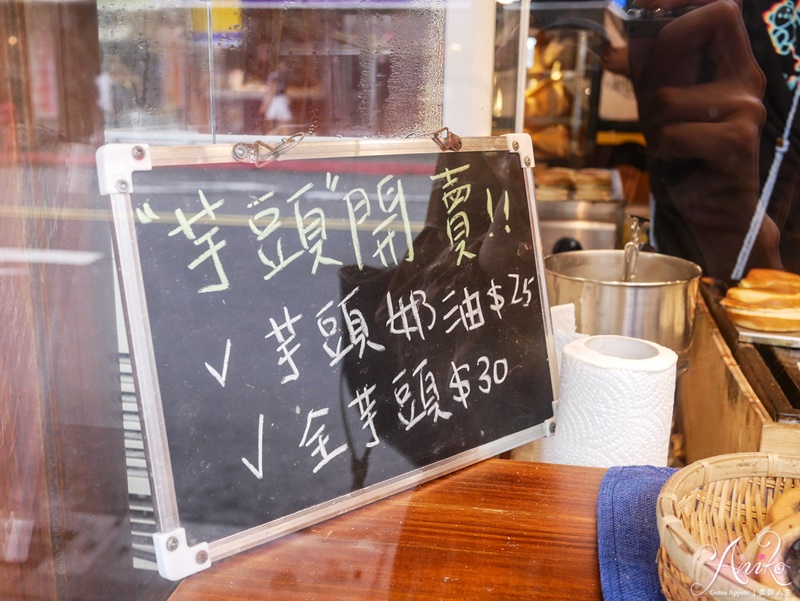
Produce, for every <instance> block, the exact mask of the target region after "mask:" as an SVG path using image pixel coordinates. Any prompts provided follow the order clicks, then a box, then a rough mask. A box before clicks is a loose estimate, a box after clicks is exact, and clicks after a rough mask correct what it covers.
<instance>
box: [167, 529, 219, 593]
mask: <svg viewBox="0 0 800 601" xmlns="http://www.w3.org/2000/svg"><path fill="white" fill-rule="evenodd" d="M153 545H154V546H155V550H156V563H157V564H158V573H159V574H161V576H162V577H163V578H166V579H167V580H173V581H175V580H181V579H182V578H186V577H187V576H191V575H192V574H196V573H197V572H201V571H203V570H205V569H206V568H210V567H211V557H210V556H209V554H208V543H198V544H196V545H195V546H193V547H190V546H189V545H188V543H187V542H186V530H184V529H183V528H176V529H175V530H173V531H171V532H156V533H155V534H153Z"/></svg>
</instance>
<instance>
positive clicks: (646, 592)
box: [597, 465, 676, 601]
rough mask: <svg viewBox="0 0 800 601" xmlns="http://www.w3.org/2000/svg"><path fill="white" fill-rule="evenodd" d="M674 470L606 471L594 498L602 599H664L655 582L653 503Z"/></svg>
mask: <svg viewBox="0 0 800 601" xmlns="http://www.w3.org/2000/svg"><path fill="white" fill-rule="evenodd" d="M675 471H676V470H675V469H673V468H667V467H654V466H651V465H633V466H620V467H612V468H610V469H609V470H608V471H607V472H606V474H605V476H603V480H602V482H601V483H600V493H599V495H598V499H597V551H598V556H599V559H600V583H601V585H602V587H603V598H604V599H605V601H665V598H664V595H663V594H662V593H661V584H660V583H659V581H658V567H657V565H656V558H657V556H658V548H659V540H658V527H657V525H656V500H657V499H658V495H659V493H660V492H661V488H662V487H663V486H664V483H665V482H666V481H667V479H668V478H669V477H670V476H671V475H672V474H674V473H675Z"/></svg>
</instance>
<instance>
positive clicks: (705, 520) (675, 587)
mask: <svg viewBox="0 0 800 601" xmlns="http://www.w3.org/2000/svg"><path fill="white" fill-rule="evenodd" d="M794 486H800V457H787V456H781V455H774V454H772V453H735V454H731V455H719V456H717V457H711V458H709V459H705V460H702V461H697V462H695V463H693V464H691V465H689V466H687V467H685V468H683V469H681V470H679V471H678V472H676V473H675V474H674V475H673V476H672V477H671V478H670V479H669V480H668V481H667V482H666V484H665V485H664V488H663V489H662V490H661V494H660V495H659V497H658V504H657V517H658V533H659V537H660V539H661V548H660V550H659V556H658V571H659V578H660V580H661V587H662V590H663V592H664V595H665V596H666V597H667V599H669V600H670V601H683V600H686V601H696V600H698V599H708V600H712V599H721V598H726V599H747V598H751V599H752V598H757V599H783V600H784V601H785V600H786V599H787V598H788V599H797V598H798V597H795V596H793V595H789V596H787V594H788V593H787V592H785V591H775V590H774V589H773V592H770V590H769V587H768V586H765V585H764V584H762V583H760V582H759V581H758V580H757V579H756V578H755V577H750V578H745V577H744V576H740V578H739V579H741V580H746V582H738V581H737V578H736V577H735V576H734V575H733V574H732V573H730V572H729V573H728V574H726V573H725V572H721V573H719V574H717V573H716V572H717V566H718V563H719V555H720V554H722V553H723V552H724V550H725V549H726V548H727V546H728V545H729V544H730V543H731V541H734V540H736V539H737V538H738V539H739V542H738V543H737V546H736V552H737V556H738V553H740V552H741V551H743V550H744V548H745V547H746V546H747V543H748V542H749V541H750V540H751V539H752V538H753V537H754V536H755V535H756V534H757V533H758V531H759V530H760V529H761V528H762V527H763V526H764V524H765V516H766V513H767V511H768V509H769V506H770V504H771V503H772V501H773V499H774V498H775V497H776V496H777V495H779V494H780V493H781V492H783V491H784V490H785V489H787V488H791V487H794ZM703 545H712V546H713V548H715V549H718V550H719V553H718V556H717V558H716V559H715V560H714V561H713V562H712V561H709V562H708V563H706V561H704V559H706V560H710V557H709V553H710V549H711V548H710V547H705V548H704V547H703Z"/></svg>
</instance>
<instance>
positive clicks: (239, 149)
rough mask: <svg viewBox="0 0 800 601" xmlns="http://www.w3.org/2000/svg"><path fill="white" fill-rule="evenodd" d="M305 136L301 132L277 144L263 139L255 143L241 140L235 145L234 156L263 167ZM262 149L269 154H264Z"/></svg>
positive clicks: (239, 159)
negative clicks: (271, 143)
mask: <svg viewBox="0 0 800 601" xmlns="http://www.w3.org/2000/svg"><path fill="white" fill-rule="evenodd" d="M304 137H305V134H304V133H303V132H300V133H297V134H294V135H293V136H290V137H288V138H283V139H282V140H281V143H280V144H278V145H277V146H270V145H269V144H267V143H266V142H262V141H261V140H258V141H257V142H256V143H255V144H245V143H244V142H240V143H239V144H235V145H234V146H233V158H234V159H236V160H237V161H240V162H242V163H252V164H254V165H255V166H256V167H258V168H261V167H263V166H264V165H266V164H267V163H269V162H271V161H274V160H275V159H277V158H278V157H279V156H281V155H282V154H284V153H285V152H288V151H289V150H291V149H292V148H294V147H295V146H297V145H298V144H299V143H300V140H302V139H303V138H304ZM262 149H263V150H265V151H267V152H268V153H269V154H266V155H264V154H262Z"/></svg>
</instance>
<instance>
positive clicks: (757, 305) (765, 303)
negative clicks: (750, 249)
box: [721, 269, 800, 332]
mask: <svg viewBox="0 0 800 601" xmlns="http://www.w3.org/2000/svg"><path fill="white" fill-rule="evenodd" d="M721 303H722V305H723V306H724V307H725V310H726V311H727V313H728V317H730V319H731V321H732V322H733V323H735V324H736V325H738V326H741V327H743V328H748V329H751V330H758V331H762V332H794V331H800V275H797V274H794V273H790V272H788V271H777V270H774V269H751V270H750V271H749V272H748V273H747V276H746V277H745V278H744V279H743V280H741V281H740V282H739V285H738V286H735V287H733V288H729V289H728V292H727V293H726V294H725V298H723V299H722V301H721Z"/></svg>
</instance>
